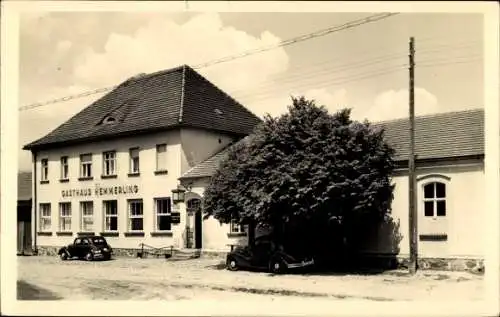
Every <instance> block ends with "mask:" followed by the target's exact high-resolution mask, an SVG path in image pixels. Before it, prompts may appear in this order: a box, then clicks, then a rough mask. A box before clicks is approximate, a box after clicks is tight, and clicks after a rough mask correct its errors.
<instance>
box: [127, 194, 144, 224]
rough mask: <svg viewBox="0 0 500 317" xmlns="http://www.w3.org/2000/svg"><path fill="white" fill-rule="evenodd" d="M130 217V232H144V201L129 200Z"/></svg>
mask: <svg viewBox="0 0 500 317" xmlns="http://www.w3.org/2000/svg"><path fill="white" fill-rule="evenodd" d="M128 215H129V222H128V223H129V225H128V230H129V231H142V230H143V216H144V215H143V211H142V200H139V199H138V200H129V201H128Z"/></svg>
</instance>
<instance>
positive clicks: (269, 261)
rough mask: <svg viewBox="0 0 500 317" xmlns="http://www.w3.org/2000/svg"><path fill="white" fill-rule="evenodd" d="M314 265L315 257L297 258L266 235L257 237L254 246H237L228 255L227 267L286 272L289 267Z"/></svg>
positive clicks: (229, 268) (231, 268)
mask: <svg viewBox="0 0 500 317" xmlns="http://www.w3.org/2000/svg"><path fill="white" fill-rule="evenodd" d="M312 265H314V259H312V258H311V257H310V258H302V257H301V258H300V259H299V258H296V257H294V256H292V255H290V254H288V253H286V252H285V251H284V250H283V249H282V248H280V247H277V246H276V245H275V244H274V243H273V241H272V240H270V239H267V238H265V237H264V238H260V239H256V241H255V244H254V246H253V247H250V246H244V247H238V248H236V249H235V250H233V251H231V252H229V253H228V255H227V257H226V268H227V269H228V270H230V271H236V270H238V269H240V268H242V269H257V270H266V271H269V272H271V273H284V272H286V271H288V270H289V269H297V268H306V267H310V266H312Z"/></svg>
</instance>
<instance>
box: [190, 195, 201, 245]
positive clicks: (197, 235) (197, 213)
mask: <svg viewBox="0 0 500 317" xmlns="http://www.w3.org/2000/svg"><path fill="white" fill-rule="evenodd" d="M186 207H187V208H186V209H187V212H188V214H189V215H193V217H194V224H193V225H194V228H192V229H191V230H192V231H194V232H193V235H194V237H193V238H194V241H193V242H194V243H189V245H191V246H193V245H194V248H195V249H201V248H202V241H203V215H202V212H201V200H200V199H199V198H193V199H190V200H188V201H187V203H186Z"/></svg>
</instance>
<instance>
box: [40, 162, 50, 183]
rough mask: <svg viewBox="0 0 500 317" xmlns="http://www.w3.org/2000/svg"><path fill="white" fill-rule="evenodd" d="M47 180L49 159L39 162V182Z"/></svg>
mask: <svg viewBox="0 0 500 317" xmlns="http://www.w3.org/2000/svg"><path fill="white" fill-rule="evenodd" d="M48 180H49V159H48V158H43V159H41V160H40V181H42V182H45V181H48Z"/></svg>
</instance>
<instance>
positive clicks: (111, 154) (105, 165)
mask: <svg viewBox="0 0 500 317" xmlns="http://www.w3.org/2000/svg"><path fill="white" fill-rule="evenodd" d="M116 170H117V166H116V151H106V152H103V153H102V175H104V176H114V175H116Z"/></svg>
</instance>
